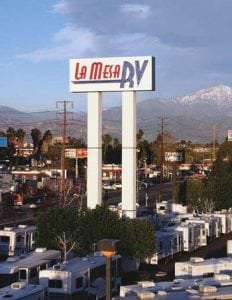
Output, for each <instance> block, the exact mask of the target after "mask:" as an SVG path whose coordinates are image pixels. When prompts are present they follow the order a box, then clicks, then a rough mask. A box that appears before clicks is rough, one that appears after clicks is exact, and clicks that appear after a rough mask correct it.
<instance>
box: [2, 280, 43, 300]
mask: <svg viewBox="0 0 232 300" xmlns="http://www.w3.org/2000/svg"><path fill="white" fill-rule="evenodd" d="M6 298H10V299H12V300H44V299H45V288H44V287H43V286H40V285H35V284H26V283H25V282H14V283H12V284H11V285H10V286H6V287H3V288H0V299H2V300H3V299H6Z"/></svg>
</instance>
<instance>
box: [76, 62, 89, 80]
mask: <svg viewBox="0 0 232 300" xmlns="http://www.w3.org/2000/svg"><path fill="white" fill-rule="evenodd" d="M86 73H87V66H82V67H80V64H79V63H76V72H75V79H76V80H79V79H85V78H86Z"/></svg>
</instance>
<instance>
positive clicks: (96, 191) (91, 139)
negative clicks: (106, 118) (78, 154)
mask: <svg viewBox="0 0 232 300" xmlns="http://www.w3.org/2000/svg"><path fill="white" fill-rule="evenodd" d="M87 144H88V159H87V207H88V208H91V209H94V208H95V207H96V205H97V204H99V205H100V204H101V202H102V93H100V92H89V93H88V136H87Z"/></svg>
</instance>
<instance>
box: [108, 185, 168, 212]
mask: <svg viewBox="0 0 232 300" xmlns="http://www.w3.org/2000/svg"><path fill="white" fill-rule="evenodd" d="M104 193H105V192H103V198H104ZM159 193H160V184H155V186H154V187H151V188H148V189H147V196H148V201H147V205H148V206H155V203H156V201H157V200H158V199H159ZM171 198H172V183H171V182H167V183H164V184H163V200H169V199H171ZM145 199H146V191H139V204H140V205H145V203H146V200H145ZM105 201H106V203H108V204H110V205H111V204H112V205H116V204H117V203H119V202H121V201H122V193H121V190H116V191H107V196H105Z"/></svg>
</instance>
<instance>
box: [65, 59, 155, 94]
mask: <svg viewBox="0 0 232 300" xmlns="http://www.w3.org/2000/svg"><path fill="white" fill-rule="evenodd" d="M154 64H155V59H154V57H152V56H138V57H108V58H106V57H104V58H89V59H71V60H70V65H69V67H70V68H69V71H70V77H69V78H70V91H71V92H104V91H106V92H119V91H152V90H155V78H154V76H155V75H154Z"/></svg>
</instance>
